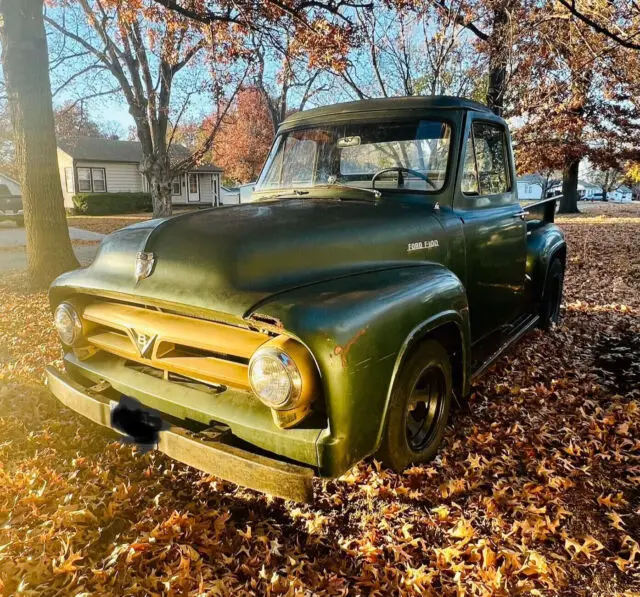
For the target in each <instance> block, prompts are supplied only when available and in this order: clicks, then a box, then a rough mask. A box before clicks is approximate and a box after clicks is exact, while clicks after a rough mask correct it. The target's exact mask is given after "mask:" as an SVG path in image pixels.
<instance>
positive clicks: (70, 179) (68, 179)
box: [64, 168, 76, 193]
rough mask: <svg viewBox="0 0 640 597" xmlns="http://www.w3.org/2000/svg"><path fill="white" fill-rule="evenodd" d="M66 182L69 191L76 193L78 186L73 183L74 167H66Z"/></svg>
mask: <svg viewBox="0 0 640 597" xmlns="http://www.w3.org/2000/svg"><path fill="white" fill-rule="evenodd" d="M64 182H65V186H66V188H67V193H75V192H76V187H75V185H74V184H73V168H65V169H64Z"/></svg>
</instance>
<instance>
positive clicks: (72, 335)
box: [54, 303, 82, 346]
mask: <svg viewBox="0 0 640 597" xmlns="http://www.w3.org/2000/svg"><path fill="white" fill-rule="evenodd" d="M54 324H55V326H56V330H57V331H58V336H60V340H62V342H63V343H64V344H68V345H69V346H71V345H72V344H74V343H75V342H77V341H78V340H79V339H80V336H81V334H82V321H80V316H79V315H78V313H77V312H76V310H75V309H74V308H73V307H72V306H71V305H70V304H69V303H60V304H59V305H58V306H57V307H56V310H55V314H54Z"/></svg>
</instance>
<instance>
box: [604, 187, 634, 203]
mask: <svg viewBox="0 0 640 597" xmlns="http://www.w3.org/2000/svg"><path fill="white" fill-rule="evenodd" d="M607 198H608V199H609V201H613V202H615V203H631V201H633V191H632V190H631V189H630V188H629V187H624V186H623V187H620V188H618V189H616V190H615V191H611V192H610V193H608V194H607Z"/></svg>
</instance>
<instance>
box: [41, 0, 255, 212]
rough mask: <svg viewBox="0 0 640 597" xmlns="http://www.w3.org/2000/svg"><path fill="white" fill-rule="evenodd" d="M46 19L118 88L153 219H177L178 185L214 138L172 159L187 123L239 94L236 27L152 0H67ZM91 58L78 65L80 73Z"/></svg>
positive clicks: (240, 54) (223, 108)
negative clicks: (206, 21) (201, 106)
mask: <svg viewBox="0 0 640 597" xmlns="http://www.w3.org/2000/svg"><path fill="white" fill-rule="evenodd" d="M46 20H47V23H48V24H49V25H50V27H51V28H52V30H53V31H55V32H58V33H59V34H62V35H63V36H64V37H65V39H66V40H67V45H68V46H71V47H73V49H74V50H77V52H78V54H81V51H84V52H85V53H86V54H87V55H88V57H89V59H90V60H91V62H90V63H89V66H91V65H92V64H94V65H96V68H100V69H102V70H103V71H104V72H105V73H107V74H108V75H109V76H110V77H111V78H112V79H114V80H115V82H116V83H117V85H118V87H119V91H120V93H121V95H122V96H123V97H124V99H125V101H126V103H127V105H128V108H129V113H130V114H131V116H132V117H133V120H134V122H135V127H136V133H137V137H138V139H139V141H140V143H141V148H142V159H141V164H140V167H141V171H142V173H143V175H144V176H145V178H146V181H147V184H148V188H149V190H150V192H151V196H152V200H153V211H154V215H155V216H160V215H168V214H170V213H171V207H172V206H171V180H172V179H173V178H174V177H175V176H176V175H177V174H179V173H181V172H186V171H188V170H190V169H192V168H193V167H194V166H195V165H197V163H198V162H199V160H200V159H201V158H202V156H203V155H204V154H205V153H206V151H207V150H208V149H209V148H210V146H211V142H212V140H213V135H214V132H215V131H213V130H212V131H211V134H210V135H209V136H208V137H207V138H206V139H204V140H203V142H202V145H201V147H199V148H197V149H196V150H195V151H194V152H193V153H192V154H191V155H190V156H188V157H186V158H180V159H179V160H178V159H173V158H172V156H173V155H175V154H174V152H172V149H171V148H172V144H173V139H174V136H175V133H176V131H177V129H178V128H179V126H180V123H181V120H182V118H183V117H184V116H185V114H186V113H188V111H189V110H190V109H192V108H193V105H194V104H197V103H199V102H202V101H207V102H210V103H211V104H212V105H215V106H216V107H217V109H216V114H218V115H219V116H220V118H221V117H222V116H223V115H224V113H225V111H226V106H228V105H229V103H230V101H231V98H232V97H233V94H234V84H235V80H234V76H235V75H236V74H237V73H236V72H235V71H234V69H233V67H234V66H235V61H236V59H237V60H241V59H242V57H243V51H242V48H241V45H240V41H239V36H238V35H234V33H233V31H232V25H231V24H230V23H222V22H221V23H219V24H218V26H216V27H213V26H209V27H205V26H203V25H201V24H200V23H197V22H194V21H191V20H189V19H185V18H182V17H180V16H179V15H176V13H173V12H172V11H168V10H166V9H165V8H163V7H162V6H160V5H159V4H156V3H154V2H151V1H146V0H127V1H124V2H119V1H115V0H78V1H77V2H73V3H72V2H63V3H62V4H61V6H59V7H58V9H57V10H56V11H54V12H52V13H51V15H49V16H47V18H46ZM86 60H87V59H86V58H85V59H84V60H82V59H79V61H78V63H77V68H78V69H79V70H85V69H86V68H88V67H87V65H86ZM239 77H240V79H242V75H241V74H240V75H239Z"/></svg>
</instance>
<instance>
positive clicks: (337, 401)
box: [247, 263, 469, 476]
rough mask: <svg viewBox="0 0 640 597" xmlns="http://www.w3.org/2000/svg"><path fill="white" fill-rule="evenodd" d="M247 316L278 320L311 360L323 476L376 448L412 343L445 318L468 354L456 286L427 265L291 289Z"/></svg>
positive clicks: (460, 291) (463, 307) (444, 272)
mask: <svg viewBox="0 0 640 597" xmlns="http://www.w3.org/2000/svg"><path fill="white" fill-rule="evenodd" d="M252 314H253V315H254V316H255V315H259V316H261V317H263V316H267V317H269V318H273V319H276V320H278V321H279V322H280V324H281V325H282V326H283V327H284V329H286V330H287V332H288V333H291V334H293V335H295V336H296V337H297V338H298V339H299V340H300V341H301V342H303V343H304V344H305V345H306V346H307V347H308V348H309V350H310V351H311V352H312V354H313V356H314V358H315V360H316V362H317V364H318V369H319V371H320V375H321V379H322V385H323V391H324V397H325V402H326V408H327V415H328V419H329V428H328V429H327V430H326V431H325V432H324V433H323V434H322V435H321V437H320V439H319V440H318V462H319V465H320V471H321V474H323V475H325V476H336V475H339V474H341V473H342V472H344V471H345V470H347V469H348V468H349V467H350V466H352V465H353V464H354V463H356V462H357V461H358V460H360V459H361V458H363V457H365V456H367V455H369V454H372V453H374V452H375V450H376V449H377V447H378V445H379V441H380V438H381V434H382V431H383V428H384V420H385V413H386V409H387V405H388V401H389V396H390V387H391V384H392V382H393V379H394V376H395V374H396V373H397V371H398V369H399V366H400V363H401V360H402V359H403V358H404V356H406V354H407V353H408V352H409V350H410V347H411V345H412V343H413V342H414V341H416V340H417V339H419V337H421V336H422V335H424V334H426V333H428V332H429V331H430V330H433V329H434V328H435V327H437V326H439V325H441V324H442V323H445V322H453V323H455V325H456V326H457V327H458V328H459V330H460V335H461V338H462V342H463V347H464V348H465V350H464V351H463V352H464V353H465V355H466V354H468V350H467V349H468V346H469V322H468V305H467V298H466V294H465V290H464V287H463V285H462V283H461V282H460V280H459V279H458V278H457V277H456V276H455V275H454V274H453V273H452V272H451V271H450V270H448V269H447V268H445V267H444V266H442V265H440V264H435V263H423V264H416V265H415V266H405V267H399V268H393V269H387V270H383V271H376V272H370V273H364V274H357V275H353V276H348V277H343V278H338V279H334V280H331V281H328V282H322V283H319V284H315V285H311V286H306V287H302V288H298V289H294V290H291V291H288V292H285V293H282V294H279V295H276V296H274V297H271V298H270V299H267V300H266V301H263V302H262V303H260V304H259V305H256V306H255V307H254V308H253V309H251V312H250V313H248V314H247V315H248V316H251V315H252ZM465 368H466V369H467V370H468V364H467V365H466V367H465Z"/></svg>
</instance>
